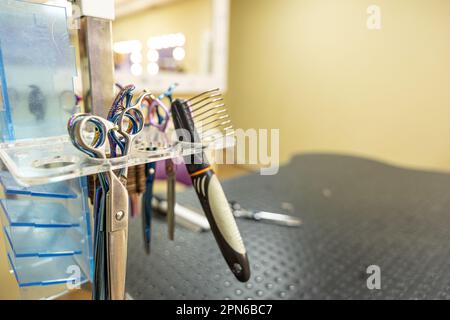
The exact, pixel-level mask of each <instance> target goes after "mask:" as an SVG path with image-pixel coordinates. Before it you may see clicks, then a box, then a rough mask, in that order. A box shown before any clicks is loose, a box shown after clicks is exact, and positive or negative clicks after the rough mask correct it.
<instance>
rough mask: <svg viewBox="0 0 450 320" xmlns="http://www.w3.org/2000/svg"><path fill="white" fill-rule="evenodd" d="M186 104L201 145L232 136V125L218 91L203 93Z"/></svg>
mask: <svg viewBox="0 0 450 320" xmlns="http://www.w3.org/2000/svg"><path fill="white" fill-rule="evenodd" d="M186 102H187V103H188V105H189V107H190V111H191V114H192V118H193V120H194V123H195V126H196V128H197V132H198V133H199V138H200V140H201V142H202V143H204V144H209V143H213V142H215V141H216V140H218V139H221V138H222V139H223V138H226V137H228V136H232V135H234V128H233V124H232V123H231V120H230V117H229V115H228V111H227V108H226V106H225V103H224V99H223V96H222V93H221V92H220V90H219V89H213V90H210V91H206V92H203V93H202V94H200V95H198V96H195V97H193V98H191V99H189V100H187V101H186ZM199 129H200V130H199Z"/></svg>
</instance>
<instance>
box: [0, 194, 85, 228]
mask: <svg viewBox="0 0 450 320" xmlns="http://www.w3.org/2000/svg"><path fill="white" fill-rule="evenodd" d="M0 205H1V207H2V209H3V212H4V215H5V217H6V218H7V225H9V226H12V227H34V228H70V227H79V226H80V218H76V217H75V216H73V215H72V214H70V212H69V210H68V208H67V207H66V206H64V205H63V204H61V203H58V202H50V201H33V200H10V199H2V200H0ZM3 224H4V225H6V223H5V222H4V223H3Z"/></svg>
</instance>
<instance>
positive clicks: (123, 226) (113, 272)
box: [106, 172, 129, 300]
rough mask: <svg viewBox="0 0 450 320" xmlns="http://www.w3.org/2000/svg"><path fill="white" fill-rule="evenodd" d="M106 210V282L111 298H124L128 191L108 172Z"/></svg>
mask: <svg viewBox="0 0 450 320" xmlns="http://www.w3.org/2000/svg"><path fill="white" fill-rule="evenodd" d="M109 174H110V181H111V182H110V189H109V192H108V199H107V201H108V202H107V204H108V210H107V217H106V219H107V235H108V236H107V241H108V243H107V252H108V282H109V294H110V299H111V300H123V299H125V278H126V266H127V244H128V201H129V200H128V191H127V189H126V187H125V186H124V185H123V184H122V183H121V181H120V180H119V178H118V177H117V176H116V175H115V174H114V173H113V172H110V173H109Z"/></svg>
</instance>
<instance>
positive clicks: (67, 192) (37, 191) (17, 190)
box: [0, 171, 78, 199]
mask: <svg viewBox="0 0 450 320" xmlns="http://www.w3.org/2000/svg"><path fill="white" fill-rule="evenodd" d="M0 183H1V185H2V186H3V189H4V192H5V195H7V196H17V195H19V196H30V197H40V198H59V199H76V198H77V197H78V196H77V194H76V193H75V192H74V191H73V190H72V189H71V188H70V187H69V186H68V185H67V183H65V182H56V183H50V184H43V185H36V186H31V187H22V186H20V185H18V184H17V182H16V180H14V178H13V177H12V176H11V174H10V173H9V172H8V171H3V172H0Z"/></svg>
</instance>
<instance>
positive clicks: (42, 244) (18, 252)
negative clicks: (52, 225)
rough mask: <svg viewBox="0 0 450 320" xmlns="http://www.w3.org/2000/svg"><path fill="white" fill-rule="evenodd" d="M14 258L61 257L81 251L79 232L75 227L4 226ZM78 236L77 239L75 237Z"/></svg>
mask: <svg viewBox="0 0 450 320" xmlns="http://www.w3.org/2000/svg"><path fill="white" fill-rule="evenodd" d="M3 230H4V232H5V236H6V238H7V240H8V244H9V247H10V250H9V252H10V253H12V254H13V255H14V257H15V258H29V257H39V258H47V257H63V256H73V255H77V254H81V253H82V249H81V247H82V243H81V241H80V240H81V233H80V231H79V230H76V229H47V230H44V229H36V228H27V227H21V228H14V227H4V228H3ZM77 238H78V239H77Z"/></svg>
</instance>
